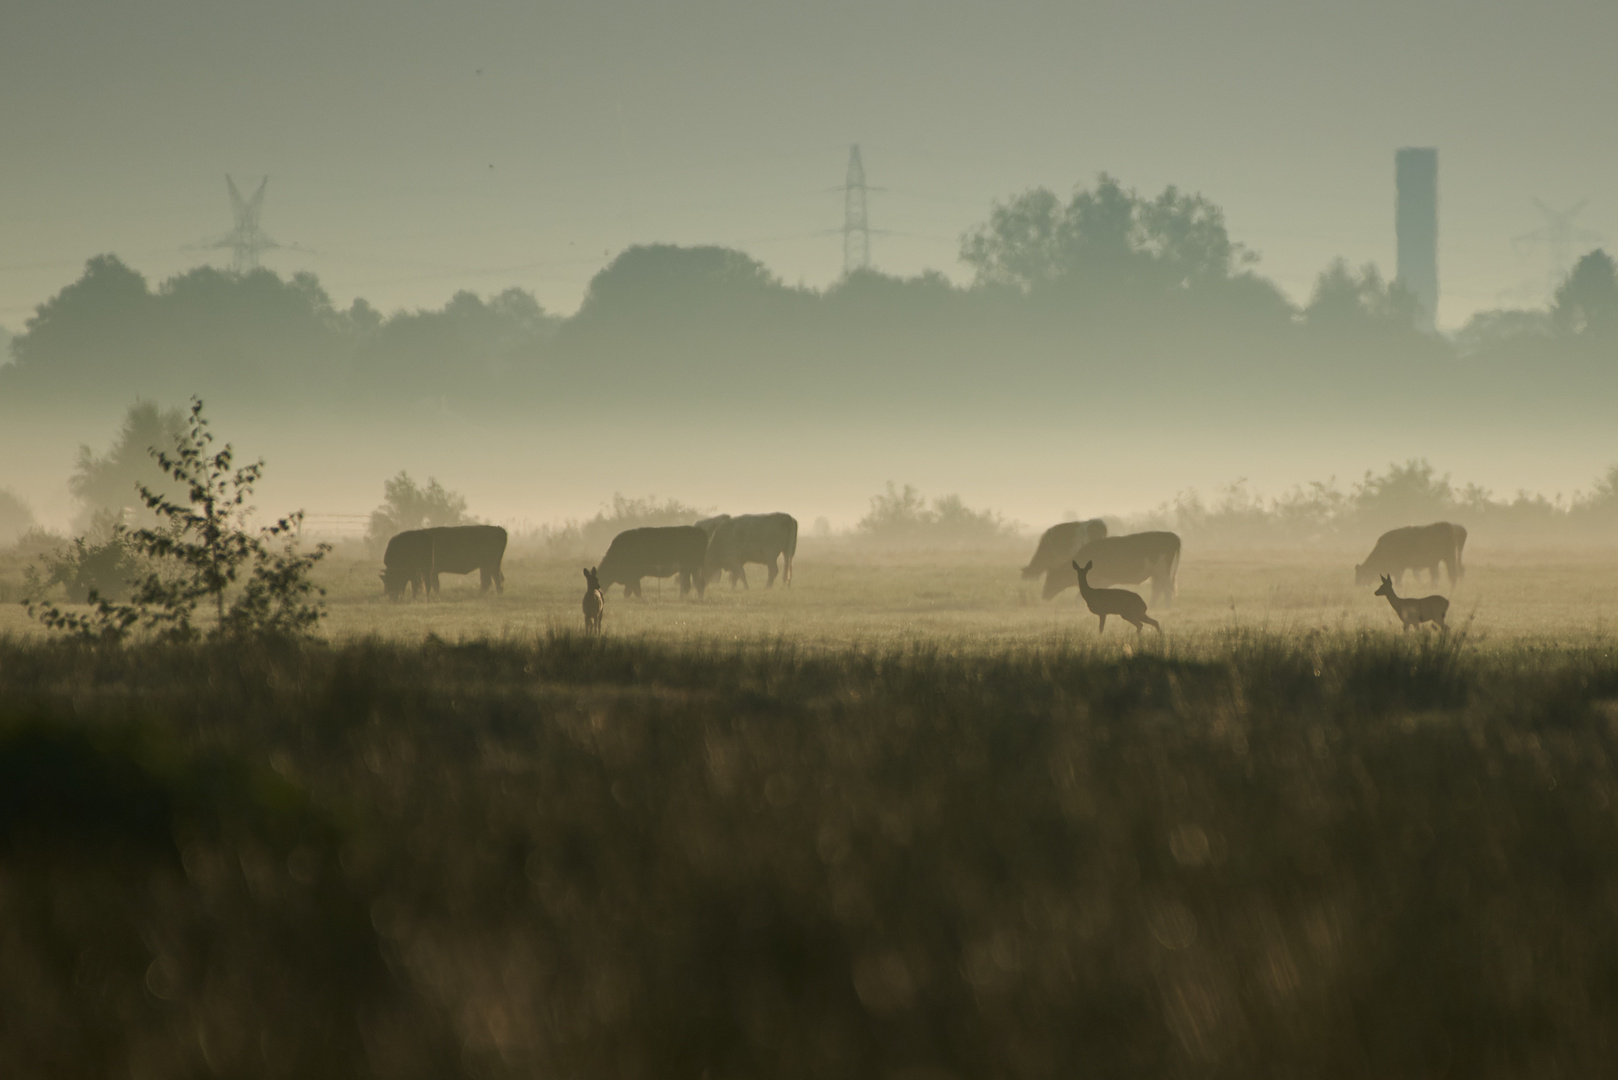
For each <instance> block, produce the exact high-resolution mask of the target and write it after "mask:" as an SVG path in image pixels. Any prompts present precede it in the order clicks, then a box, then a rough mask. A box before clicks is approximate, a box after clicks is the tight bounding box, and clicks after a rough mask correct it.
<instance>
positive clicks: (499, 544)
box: [382, 514, 798, 599]
mask: <svg viewBox="0 0 1618 1080" xmlns="http://www.w3.org/2000/svg"><path fill="white" fill-rule="evenodd" d="M797 552H798V522H797V519H795V518H794V517H793V516H792V515H791V514H740V515H737V516H736V517H732V516H731V515H729V514H720V515H718V516H716V517H711V518H703V519H702V520H701V521H698V522H697V523H696V524H694V525H666V526H655V527H649V528H642V529H626V530H624V531H623V532H621V533H619V534H618V535H617V536H615V537H613V539H612V543H611V544H610V545H608V547H607V553H606V554H605V555H604V556H602V558H601V565H600V566H599V567H597V568H596V574H597V576H598V580H599V583H600V584H599V586H598V587H599V588H600V589H601V590H602V591H603V592H605V590H607V589H608V588H611V587H612V586H613V585H622V586H623V587H624V595H625V596H640V595H641V591H640V583H641V581H642V580H643V579H645V578H667V577H678V578H679V581H680V595H681V596H682V597H683V596H685V595H686V594H687V593H689V592H690V591H691V590H692V588H695V589H696V590H697V597H698V598H699V599H700V598H701V597H702V595H703V593H704V591H705V590H706V589H707V587H708V583H709V582H711V581H715V580H717V579H718V578H719V577H720V576H721V575H724V574H729V575H730V583H731V587H732V588H735V586H736V584H737V583H738V582H739V583H740V584H741V585H742V586H743V587H744V588H749V587H750V586H749V585H748V581H747V570H746V566H747V564H748V563H757V564H762V565H764V566H765V567H766V568H767V569H768V572H769V577H768V579H767V580H766V581H765V587H766V588H768V587H769V586H772V585H774V584H775V579H776V577H777V576H780V578H781V580H783V581H785V582H786V583H787V584H788V585H790V584H792V558H793V556H794V555H796V554H797ZM505 554H506V530H504V529H502V528H500V526H498V525H452V526H442V527H439V528H434V529H410V530H408V531H407V532H402V533H399V534H397V535H395V536H394V537H393V538H392V539H391V540H389V541H388V548H387V551H386V552H385V553H384V554H383V556H382V567H383V569H382V591H383V592H384V593H385V594H386V595H387V596H389V597H391V598H393V599H398V598H400V597H402V596H403V595H404V591H405V589H406V588H408V589H409V590H410V595H411V596H412V597H414V596H416V595H418V593H426V594H432V593H435V592H437V591H438V576H439V575H440V574H470V573H472V572H473V571H474V570H475V571H477V573H478V578H479V591H480V592H488V591H489V586H490V585H493V586H494V589H495V592H497V593H498V592H503V591H504V586H505V581H506V576H505V574H503V573H501V571H500V562H501V560H502V559H504V558H505Z"/></svg>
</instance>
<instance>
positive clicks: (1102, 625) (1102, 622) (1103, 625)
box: [1099, 614, 1107, 634]
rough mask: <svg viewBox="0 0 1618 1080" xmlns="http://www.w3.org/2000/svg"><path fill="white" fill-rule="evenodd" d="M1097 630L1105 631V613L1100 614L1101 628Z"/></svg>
mask: <svg viewBox="0 0 1618 1080" xmlns="http://www.w3.org/2000/svg"><path fill="white" fill-rule="evenodd" d="M1099 632H1100V633H1103V634H1105V633H1106V632H1107V616H1106V615H1105V614H1103V615H1102V616H1101V629H1100V631H1099Z"/></svg>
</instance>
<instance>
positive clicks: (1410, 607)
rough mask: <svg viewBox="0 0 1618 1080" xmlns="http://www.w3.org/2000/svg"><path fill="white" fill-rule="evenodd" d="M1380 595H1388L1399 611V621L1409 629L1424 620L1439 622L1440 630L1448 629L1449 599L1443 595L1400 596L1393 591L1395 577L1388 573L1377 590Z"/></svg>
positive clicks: (1394, 607)
mask: <svg viewBox="0 0 1618 1080" xmlns="http://www.w3.org/2000/svg"><path fill="white" fill-rule="evenodd" d="M1376 595H1378V596H1386V597H1387V598H1388V603H1390V604H1392V605H1393V610H1394V611H1395V612H1397V613H1398V615H1399V621H1400V622H1402V623H1404V628H1405V629H1406V630H1409V629H1410V628H1411V627H1412V626H1420V625H1421V624H1422V623H1424V622H1434V623H1437V624H1438V628H1439V629H1440V630H1448V629H1449V627H1447V626H1445V625H1444V616H1445V614H1447V613H1448V612H1449V601H1448V600H1447V599H1445V598H1444V597H1442V596H1423V597H1421V598H1420V599H1417V598H1416V597H1414V596H1400V595H1399V594H1398V593H1396V592H1394V591H1393V578H1391V577H1389V576H1388V575H1387V574H1383V575H1382V587H1381V588H1380V589H1378V590H1377V591H1376Z"/></svg>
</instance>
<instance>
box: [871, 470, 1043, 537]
mask: <svg viewBox="0 0 1618 1080" xmlns="http://www.w3.org/2000/svg"><path fill="white" fill-rule="evenodd" d="M854 528H855V531H856V533H858V534H859V535H860V536H861V537H863V538H865V539H868V540H872V541H875V542H878V543H882V544H913V545H918V546H922V547H927V546H935V545H945V546H950V547H969V546H972V545H975V544H995V543H1000V542H1004V541H1007V540H1014V539H1016V538H1018V536H1019V535H1020V532H1019V530H1018V528H1017V526H1016V525H1015V524H1014V523H1011V522H1007V521H1006V520H1005V519H1004V518H1002V517H1001V516H1000V515H999V514H997V513H995V512H994V511H992V510H973V509H972V508H971V507H969V506H967V505H966V504H965V503H964V502H962V501H961V497H960V496H959V495H945V496H943V497H942V498H938V499H934V500H933V505H932V507H931V508H928V506H927V501H926V500H925V499H923V498H922V496H921V493H920V492H919V491H917V490H916V489H915V487H913V486H912V485H910V484H906V485H905V486H904V487H903V488H902V489H901V488H898V487H896V486H895V485H894V483H893V481H891V480H889V481H888V489H887V491H886V493H884V494H879V495H873V496H871V509H870V510H869V512H867V513H866V515H865V516H864V517H862V518H861V519H860V520H859V521H858V522H857V523H856V524H855V526H854Z"/></svg>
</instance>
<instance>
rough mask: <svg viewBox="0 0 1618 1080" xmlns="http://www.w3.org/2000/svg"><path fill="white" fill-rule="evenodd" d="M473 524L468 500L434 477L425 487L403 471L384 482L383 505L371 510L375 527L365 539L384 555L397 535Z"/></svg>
mask: <svg viewBox="0 0 1618 1080" xmlns="http://www.w3.org/2000/svg"><path fill="white" fill-rule="evenodd" d="M471 521H472V518H471V517H469V516H467V513H466V499H465V498H463V497H462V496H460V495H458V494H456V493H455V492H453V491H450V490H449V489H448V488H446V487H444V485H443V484H440V483H439V482H438V480H437V479H436V478H434V477H431V476H429V477H428V478H427V486H426V487H421V486H420V485H418V484H417V483H416V482H415V481H414V480H412V479H410V474H409V473H406V472H404V471H402V470H401V471H400V473H399V475H398V476H395V477H394V478H393V479H392V480H384V481H383V482H382V505H381V506H379V507H377V508H376V509H375V510H373V511H371V526H370V528H369V529H368V530H367V532H366V537H365V539H366V543H367V544H369V545H370V547H371V551H372V554H374V555H377V556H380V555H381V554H382V551H383V549H384V548H386V547H387V543H388V541H389V540H390V539H392V538H393V536H394V535H395V534H397V533H401V532H404V531H406V530H408V529H431V528H438V527H441V526H446V525H465V524H468V523H469V522H471Z"/></svg>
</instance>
